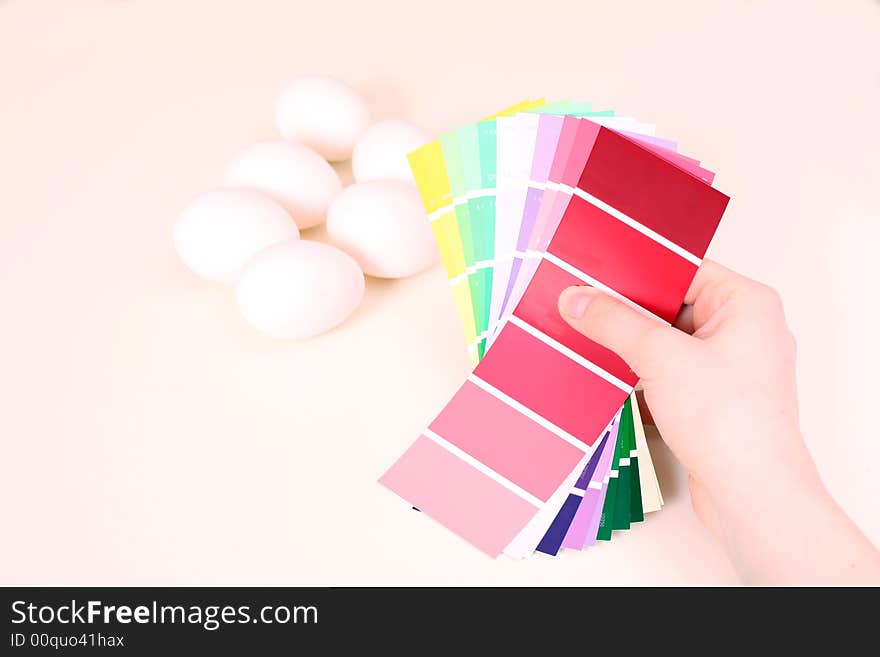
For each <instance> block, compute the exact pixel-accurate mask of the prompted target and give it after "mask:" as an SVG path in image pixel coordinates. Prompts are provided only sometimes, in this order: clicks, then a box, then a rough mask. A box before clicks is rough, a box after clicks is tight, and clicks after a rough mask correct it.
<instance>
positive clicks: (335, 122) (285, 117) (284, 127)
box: [275, 75, 370, 162]
mask: <svg viewBox="0 0 880 657" xmlns="http://www.w3.org/2000/svg"><path fill="white" fill-rule="evenodd" d="M275 122H276V124H277V125H278V131H279V132H280V133H281V134H282V136H283V137H284V138H285V139H290V140H293V141H298V142H301V143H303V144H305V145H306V146H309V147H311V148H313V149H315V150H316V151H317V152H318V153H320V154H321V155H322V156H323V157H325V158H327V159H328V160H330V161H331V162H338V161H341V160H347V159H348V158H349V157H351V151H352V148H354V144H355V141H356V140H357V138H358V137H359V136H360V135H361V133H362V132H363V131H364V130H365V129H366V127H367V125H368V124H369V122H370V112H369V110H368V109H367V104H366V102H364V99H363V98H361V97H360V96H359V95H358V94H357V92H355V91H354V89H352V88H351V87H349V86H348V85H345V84H343V83H342V82H340V81H339V80H335V79H333V78H329V77H324V76H318V75H312V76H306V77H301V78H298V79H297V80H294V81H293V82H291V83H290V85H288V86H287V88H285V89H284V91H282V92H281V95H280V96H279V97H278V102H277V104H276V106H275Z"/></svg>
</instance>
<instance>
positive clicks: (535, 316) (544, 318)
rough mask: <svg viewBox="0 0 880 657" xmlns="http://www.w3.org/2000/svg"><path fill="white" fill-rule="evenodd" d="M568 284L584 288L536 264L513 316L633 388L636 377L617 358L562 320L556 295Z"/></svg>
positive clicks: (556, 269) (576, 280)
mask: <svg viewBox="0 0 880 657" xmlns="http://www.w3.org/2000/svg"><path fill="white" fill-rule="evenodd" d="M571 285H584V282H583V281H582V280H581V279H579V278H576V277H574V276H572V275H571V274H569V273H568V272H566V271H564V270H562V269H560V268H559V267H557V266H556V265H554V264H553V263H551V262H548V261H547V260H543V261H542V262H541V264H539V265H538V269H537V270H536V271H535V273H534V275H533V276H532V281H531V283H529V286H528V288H526V291H525V293H524V294H523V297H522V299H521V300H520V302H519V304H518V305H517V307H516V310H515V311H514V313H513V314H514V315H515V316H516V317H519V318H520V319H522V320H523V321H525V322H526V323H527V324H530V325H531V326H539V327H540V328H541V331H543V332H544V333H546V334H547V335H548V336H550V337H551V338H553V339H554V340H556V341H557V342H559V343H561V344H563V345H565V346H566V347H568V348H569V349H571V350H572V351H574V352H575V353H577V354H580V355H581V356H583V357H584V358H586V359H587V360H588V361H590V362H591V363H594V364H595V365H597V366H599V367H601V368H602V369H603V370H605V371H606V372H608V373H609V374H613V375H614V376H616V377H617V378H618V379H620V380H621V381H623V382H624V383H628V384H629V385H632V386H634V385H635V384H636V383H637V382H638V380H639V377H638V376H636V374H635V372H633V371H632V370H631V369H630V368H629V365H627V364H626V363H625V362H624V361H623V359H622V358H621V357H620V356H618V355H617V354H615V353H614V352H613V351H611V350H610V349H606V348H605V347H603V346H602V345H600V344H597V343H596V342H593V341H592V340H590V339H589V338H587V337H584V336H583V335H581V334H580V333H578V332H577V331H575V330H574V329H573V328H571V326H569V325H568V324H567V323H566V321H565V320H564V319H562V316H561V315H560V314H559V308H558V306H557V300H558V299H559V293H560V292H562V290H564V289H565V288H567V287H569V286H571Z"/></svg>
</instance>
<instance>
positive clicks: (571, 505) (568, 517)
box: [537, 421, 619, 555]
mask: <svg viewBox="0 0 880 657" xmlns="http://www.w3.org/2000/svg"><path fill="white" fill-rule="evenodd" d="M618 426H619V425H618V422H617V421H615V423H614V424H613V425H612V428H611V430H610V431H606V432H605V436H604V437H603V438H602V442H601V443H600V444H599V447H598V448H597V449H596V451H595V452H594V453H593V455H592V456H591V457H590V460H589V462H588V463H587V467H586V468H584V471H583V472H582V473H581V475H580V477H578V480H577V481H576V482H575V484H574V486H573V487H572V489H571V491H569V494H568V497H567V498H566V500H565V503H564V504H563V506H562V508H561V509H560V511H559V513H557V514H556V517H555V518H554V519H553V522H552V523H551V524H550V527H549V528H548V529H547V531H546V533H545V534H544V536H543V538H542V539H541V542H540V543H538V546H537V551H538V552H543V553H544V554H549V555H556V554H558V552H559V548H560V547H562V541H563V540H564V539H565V536H566V534H567V532H568V530H569V527H570V526H571V523H572V521H573V520H574V516H575V514H576V513H577V510H578V508H579V507H580V505H581V502H583V499H584V495H585V494H586V491H587V487H588V486H589V485H590V481H591V480H592V477H593V475H594V474H595V472H596V468H597V467H598V465H599V461H600V460H601V459H602V453H603V452H604V448H605V445H606V444H607V443H608V442H613V441H615V440H616V439H617V438H616V432H617V428H618Z"/></svg>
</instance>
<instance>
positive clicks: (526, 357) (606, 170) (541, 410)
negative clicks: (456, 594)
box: [382, 127, 727, 556]
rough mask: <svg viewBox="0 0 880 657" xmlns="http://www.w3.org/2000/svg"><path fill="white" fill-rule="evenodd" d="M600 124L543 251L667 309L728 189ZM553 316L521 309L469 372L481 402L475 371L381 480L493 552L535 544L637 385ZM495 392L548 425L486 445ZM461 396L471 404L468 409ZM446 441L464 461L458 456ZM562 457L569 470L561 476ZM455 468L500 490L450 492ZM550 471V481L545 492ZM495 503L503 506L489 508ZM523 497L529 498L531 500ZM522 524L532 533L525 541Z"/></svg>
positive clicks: (667, 313)
mask: <svg viewBox="0 0 880 657" xmlns="http://www.w3.org/2000/svg"><path fill="white" fill-rule="evenodd" d="M591 137H592V139H591V140H588V141H589V143H588V144H586V146H587V148H586V150H587V152H588V153H589V156H588V158H587V161H586V164H585V166H584V167H583V170H582V172H581V174H580V176H579V179H578V189H576V190H575V196H573V197H572V199H571V202H570V203H569V205H568V208H567V209H566V211H565V213H564V215H563V217H562V219H561V221H560V223H559V226H558V227H557V229H556V231H555V233H554V235H553V237H552V239H551V240H550V243H549V246H548V249H547V253H546V254H545V255H544V258H545V259H546V260H548V261H550V262H551V263H552V264H554V265H556V266H557V267H558V268H559V269H561V270H563V271H565V272H567V273H569V274H572V275H573V276H575V277H576V278H578V279H580V280H582V281H583V282H585V283H587V284H592V285H595V286H596V287H599V288H601V289H603V290H604V291H606V292H608V293H611V294H614V295H615V296H617V297H619V298H621V299H623V300H625V302H627V303H628V304H630V305H632V306H634V307H637V308H640V309H641V310H642V311H643V312H648V313H651V314H653V315H655V316H657V317H658V318H661V319H664V320H666V321H670V320H671V319H672V318H674V316H675V312H676V311H677V309H678V307H679V306H680V305H681V301H682V299H683V297H684V293H685V291H686V289H687V285H688V284H689V283H690V278H691V277H692V276H693V274H694V272H695V271H696V266H697V264H698V263H699V258H701V257H702V255H703V254H704V253H705V250H706V248H708V245H709V241H710V240H711V237H712V234H713V233H714V230H715V228H716V227H717V225H718V222H719V221H720V219H721V215H722V213H723V211H724V208H725V206H726V203H727V197H726V196H724V195H723V194H721V193H720V192H717V191H716V190H714V189H712V188H711V187H709V186H708V185H706V184H705V183H704V182H702V181H700V180H698V179H696V178H694V177H693V176H691V175H690V174H689V173H687V172H685V171H683V170H681V169H679V168H678V167H676V166H674V165H672V164H670V163H668V162H666V161H665V160H663V159H662V158H659V157H657V156H656V155H655V154H654V153H652V152H651V151H649V150H646V149H644V148H642V147H640V146H639V145H637V144H635V143H634V142H632V141H630V140H629V139H627V138H626V137H624V136H621V135H619V134H617V133H614V132H612V131H610V130H608V129H606V128H601V127H600V128H599V129H598V130H595V131H593V132H592V135H591ZM527 291H528V288H527ZM559 291H560V290H554V294H555V295H556V296H558V293H559ZM554 298H555V297H554ZM548 330H552V327H551V326H545V325H543V324H540V323H539V325H537V326H535V325H531V324H528V323H527V322H525V321H523V320H521V319H518V318H517V317H516V311H514V316H513V317H512V318H511V319H510V321H508V322H507V323H506V324H505V325H504V326H503V328H501V329H500V331H499V332H498V336H497V339H496V340H495V343H494V345H493V347H492V349H491V350H489V351H488V352H487V353H486V355H485V357H484V359H483V360H482V361H481V362H480V364H479V365H478V366H477V368H476V369H475V371H474V373H473V374H472V375H471V376H470V377H468V383H472V384H474V385H475V386H476V387H478V388H480V389H482V390H483V392H486V393H488V394H489V396H491V397H493V398H494V401H493V402H488V401H486V400H484V401H483V402H480V404H479V405H478V406H477V407H474V406H472V405H468V404H463V403H462V401H461V399H462V398H466V397H468V396H469V395H472V393H473V391H472V390H469V389H466V388H467V383H466V385H465V387H463V388H462V389H461V390H459V392H458V393H457V394H456V396H455V397H454V398H453V400H452V401H451V402H450V403H449V404H448V405H447V407H446V408H444V410H443V411H442V412H441V413H440V415H439V416H438V419H437V420H435V422H434V423H432V426H441V427H444V431H448V432H451V433H447V435H441V434H439V433H438V432H437V431H435V430H428V431H426V432H425V434H424V435H423V436H422V437H420V438H419V439H418V440H417V441H416V443H414V444H413V446H412V447H411V448H410V449H409V450H407V452H406V453H405V454H404V455H403V456H402V457H401V458H400V459H399V460H398V461H397V462H396V463H395V464H394V465H393V466H392V467H391V469H390V470H389V471H388V472H387V473H386V474H385V475H384V476H383V477H382V483H383V484H385V485H386V486H388V487H389V488H391V489H392V490H393V491H395V492H396V493H398V494H399V495H401V497H403V498H404V499H406V500H408V501H409V502H411V503H412V504H414V505H415V506H418V507H419V508H420V509H422V511H424V512H425V513H426V514H428V515H429V516H431V517H433V518H435V519H436V520H438V521H440V522H441V523H442V524H444V525H446V526H447V527H449V528H451V529H453V530H454V531H456V532H457V533H459V534H460V535H462V536H463V537H464V538H465V539H467V540H469V541H471V542H472V543H473V544H474V545H476V546H477V547H479V548H480V549H482V550H484V551H485V552H487V553H488V554H491V555H493V556H495V555H497V554H499V553H500V552H502V551H505V552H507V553H508V554H512V555H514V556H525V554H526V553H527V551H526V550H527V548H528V545H529V543H530V542H531V541H532V540H534V543H533V544H531V549H534V547H536V546H537V544H538V543H539V542H540V539H541V538H542V537H543V536H544V534H545V533H546V530H547V528H548V527H549V526H550V524H551V523H552V521H553V519H554V518H555V517H556V515H557V513H558V511H559V509H561V508H562V506H563V504H564V502H565V499H566V498H567V496H568V492H569V490H570V489H571V487H572V486H573V485H574V483H575V482H576V481H577V478H578V477H579V475H580V474H581V473H582V471H583V469H584V467H586V465H587V463H588V462H589V460H590V456H591V455H592V453H593V451H594V450H595V448H596V446H597V445H598V444H599V442H600V439H601V437H602V436H603V434H604V431H605V430H606V427H607V426H608V425H609V424H610V423H611V421H612V419H613V418H614V416H615V414H616V413H617V411H618V409H619V408H620V407H621V406H622V405H623V403H624V402H625V401H626V399H627V398H628V397H629V395H630V393H631V392H632V385H631V384H629V383H626V382H625V381H623V380H621V379H620V378H619V377H617V376H615V375H614V374H612V373H610V372H608V371H606V370H604V369H603V368H602V367H600V366H599V365H597V364H596V363H593V362H592V361H590V360H589V358H588V356H587V355H586V354H585V353H579V352H578V351H577V350H575V349H573V348H572V347H571V346H568V345H563V344H562V343H560V342H559V341H557V340H555V339H554V338H552V337H551V336H550V335H548V333H547V332H546V331H548ZM576 346H578V347H579V348H581V345H576ZM587 353H589V352H587ZM548 382H552V385H548ZM465 401H467V399H465ZM499 401H500V402H502V404H503V406H505V407H506V408H502V409H501V411H497V409H498V408H500V407H498V406H497V402H499ZM493 405H494V408H495V411H497V412H500V413H503V414H508V415H511V416H513V415H519V416H522V418H520V417H517V418H515V419H510V420H509V422H516V423H520V422H524V421H526V420H527V421H529V422H532V423H534V424H535V425H538V426H539V427H541V428H543V429H545V430H546V432H540V431H537V430H531V431H529V432H521V433H522V435H523V436H526V437H524V438H522V441H524V442H518V443H516V444H512V445H511V446H510V450H511V451H512V456H510V457H509V459H508V457H507V456H505V455H498V454H496V452H497V451H498V449H501V450H502V451H506V447H500V448H498V449H489V448H486V447H485V446H482V443H483V442H485V441H489V442H490V444H492V443H491V441H492V440H493V438H492V433H491V432H485V433H484V432H481V434H482V435H480V436H477V437H476V438H475V437H474V436H473V435H471V433H469V430H468V429H467V428H466V427H465V425H468V424H469V423H471V422H473V421H474V418H475V417H477V416H479V415H480V414H481V412H482V411H481V410H480V409H482V408H487V409H488V408H490V407H493ZM463 408H468V409H469V410H468V411H467V413H465V412H464V411H462V410H461V409H463ZM495 411H493V412H495ZM487 412H488V411H487ZM523 418H525V420H523ZM438 422H439V424H438ZM547 432H549V434H552V439H551V438H550V437H549V436H548V435H547ZM548 441H551V442H548ZM552 441H556V442H555V443H553V442H552ZM426 442H428V443H432V444H433V447H431V446H429V445H426ZM556 443H559V444H556ZM561 443H566V444H567V445H568V446H569V447H565V446H564V445H562V444H561ZM619 443H620V441H619V440H618V444H619ZM548 444H554V449H553V453H554V454H556V455H557V456H554V457H553V458H546V459H545V458H543V457H541V458H537V459H532V460H531V462H530V463H529V466H528V470H529V476H528V478H524V477H522V474H521V473H522V468H521V469H519V470H518V469H517V468H516V467H515V465H516V463H517V460H518V459H522V458H526V456H525V455H530V454H536V453H542V452H543V450H544V449H546V446H547V445H548ZM571 447H573V448H574V450H572V449H570V448H571ZM435 448H440V449H442V450H443V451H444V455H443V457H442V458H439V459H437V460H438V461H439V462H438V465H437V467H434V466H433V465H432V463H431V458H430V457H431V455H432V454H433V455H435V456H436V454H437V452H436V449H435ZM616 451H617V452H618V455H619V451H620V450H619V449H618V450H616ZM487 454H492V458H491V463H485V462H484V461H483V459H487V456H486V455H487ZM448 455H452V456H454V457H455V458H456V459H457V462H456V463H454V464H452V465H451V462H450V460H449V458H448ZM578 456H579V458H578ZM576 459H577V460H576ZM618 459H619V456H618ZM575 460H576V462H575ZM573 462H574V463H573ZM617 463H618V464H619V461H617ZM572 464H573V465H572ZM566 467H571V470H570V471H569V473H568V475H566V476H563V474H564V470H565V468H566ZM496 468H497V469H496ZM499 469H500V470H502V471H499ZM518 473H519V474H518ZM511 477H513V478H511ZM459 482H468V485H470V486H473V487H476V488H479V489H480V490H484V489H489V488H492V489H493V494H492V496H491V497H492V499H493V500H494V501H493V502H492V504H488V505H485V504H482V502H480V503H475V502H474V501H473V500H469V497H470V496H469V495H461V494H460V493H459V492H456V493H455V494H453V493H451V492H447V496H448V497H450V498H451V497H454V498H455V500H456V501H455V502H450V501H449V499H444V500H442V501H440V500H438V491H443V490H446V491H449V489H453V488H455V489H456V491H459V490H461V488H460V487H459V485H458V484H459ZM536 482H539V483H540V487H538V484H537V483H536ZM554 484H555V491H554V492H553V493H551V494H550V495H549V496H548V495H547V492H548V491H550V490H551V489H553V488H554ZM493 487H494V488H493ZM615 495H616V491H615ZM607 497H611V485H610V484H609V494H608V495H607V496H606V504H607ZM495 504H497V505H498V507H499V513H495V512H494V511H493V506H494V505H495ZM525 505H528V506H531V513H530V514H529V513H528V512H527V511H526V508H527V506H525ZM612 508H613V507H612ZM536 519H538V520H536ZM541 525H543V526H541ZM524 535H526V536H528V539H527V540H523V541H518V539H519V538H520V537H521V536H524ZM600 536H601V533H600ZM511 546H515V547H514V548H511Z"/></svg>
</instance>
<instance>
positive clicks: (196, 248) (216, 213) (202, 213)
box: [174, 189, 299, 282]
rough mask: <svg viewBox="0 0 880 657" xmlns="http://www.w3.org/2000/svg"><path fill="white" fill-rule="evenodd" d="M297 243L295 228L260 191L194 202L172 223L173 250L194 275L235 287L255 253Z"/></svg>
mask: <svg viewBox="0 0 880 657" xmlns="http://www.w3.org/2000/svg"><path fill="white" fill-rule="evenodd" d="M297 238H299V230H297V227H296V223H294V221H293V219H292V218H291V217H290V215H289V214H288V213H287V211H286V210H285V209H284V208H282V207H281V206H280V205H278V203H276V202H275V201H273V200H272V199H270V198H268V197H267V196H264V195H262V194H260V193H258V192H254V191H250V190H244V189H218V190H214V191H211V192H207V193H205V194H202V195H201V196H198V197H196V198H195V199H194V200H193V201H192V202H191V203H190V204H189V205H188V206H187V207H186V208H184V210H183V212H181V213H180V217H179V218H178V219H177V223H175V224H174V247H175V248H176V249H177V253H178V255H179V256H180V259H181V260H183V262H184V264H186V266H187V267H189V268H190V269H192V270H193V271H194V272H195V273H196V274H198V275H199V276H202V277H203V278H207V279H209V280H212V281H224V282H231V281H235V280H237V279H238V277H239V275H240V274H241V270H242V268H243V267H244V265H245V264H246V263H247V261H248V260H250V259H251V257H253V255H254V254H255V253H257V252H258V251H261V250H262V249H265V248H266V247H267V246H271V245H272V244H277V243H278V242H284V241H286V240H290V239H297Z"/></svg>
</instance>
